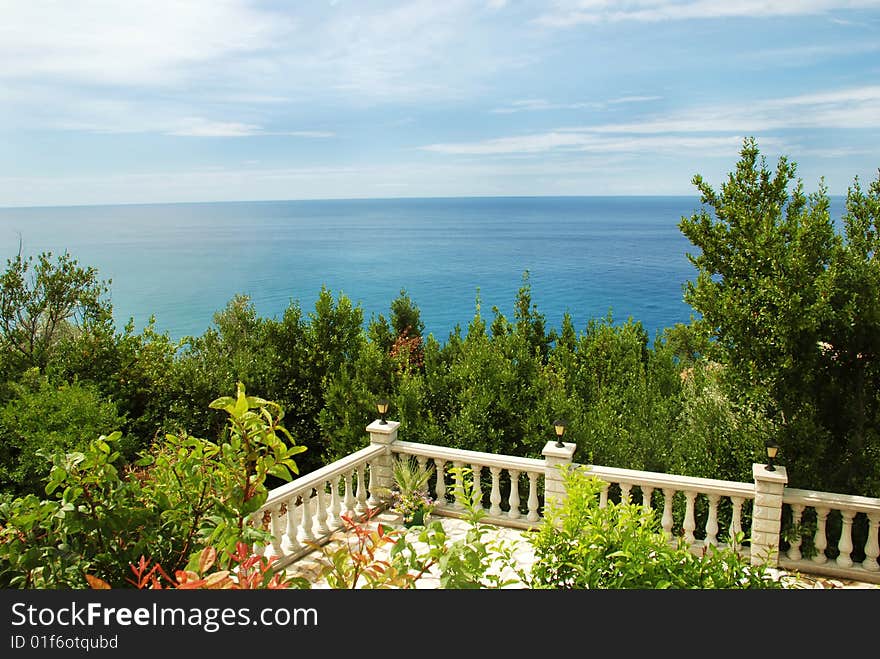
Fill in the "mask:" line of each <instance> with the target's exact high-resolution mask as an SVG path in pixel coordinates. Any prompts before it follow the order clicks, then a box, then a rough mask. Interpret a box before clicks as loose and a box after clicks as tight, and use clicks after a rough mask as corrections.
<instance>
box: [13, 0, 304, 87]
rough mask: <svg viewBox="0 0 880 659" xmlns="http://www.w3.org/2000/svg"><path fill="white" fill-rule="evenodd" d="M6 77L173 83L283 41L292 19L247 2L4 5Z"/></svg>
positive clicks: (35, 0) (84, 0) (82, 0)
mask: <svg viewBox="0 0 880 659" xmlns="http://www.w3.org/2000/svg"><path fill="white" fill-rule="evenodd" d="M3 4H4V7H3V10H2V16H3V19H2V22H0V78H11V79H29V78H35V77H39V78H42V79H50V80H58V81H68V82H72V81H77V82H81V83H89V84H95V85H108V84H109V85H123V86H132V87H134V86H138V85H167V84H177V83H180V82H182V81H185V80H186V79H187V77H188V75H189V74H190V73H191V68H192V67H193V66H194V65H198V64H203V63H207V62H216V61H217V60H219V59H222V58H223V57H225V56H227V55H231V54H242V53H252V52H256V51H259V50H261V49H263V48H266V47H268V46H270V45H272V44H274V43H277V42H278V40H279V39H280V37H281V36H282V34H285V33H286V32H288V31H289V30H290V29H291V27H292V25H291V22H290V21H289V20H288V19H286V18H282V17H280V16H277V15H274V14H270V13H268V12H266V11H262V10H258V9H255V8H253V7H251V6H249V4H250V3H248V2H246V1H245V0H190V1H188V2H179V1H177V0H126V1H125V2H118V1H116V0H77V1H76V2H53V1H51V0H27V2H15V1H14V0H13V1H11V2H4V3H3Z"/></svg>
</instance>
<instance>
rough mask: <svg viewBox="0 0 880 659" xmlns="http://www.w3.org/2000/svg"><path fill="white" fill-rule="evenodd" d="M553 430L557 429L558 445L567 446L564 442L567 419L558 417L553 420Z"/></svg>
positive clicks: (560, 446)
mask: <svg viewBox="0 0 880 659" xmlns="http://www.w3.org/2000/svg"><path fill="white" fill-rule="evenodd" d="M553 430H555V431H556V446H558V447H559V448H565V444H563V443H562V436H563V435H564V434H565V421H563V420H562V419H556V421H554V422H553Z"/></svg>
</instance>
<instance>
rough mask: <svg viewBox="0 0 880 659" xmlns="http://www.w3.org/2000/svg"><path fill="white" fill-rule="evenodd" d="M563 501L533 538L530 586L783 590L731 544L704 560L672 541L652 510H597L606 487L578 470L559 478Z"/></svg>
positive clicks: (619, 506)
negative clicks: (533, 550)
mask: <svg viewBox="0 0 880 659" xmlns="http://www.w3.org/2000/svg"><path fill="white" fill-rule="evenodd" d="M563 477H564V482H565V487H566V492H567V494H568V496H567V498H566V500H565V501H564V502H563V503H561V504H558V505H551V506H547V507H546V508H545V509H544V522H543V524H542V525H541V527H540V528H539V529H538V530H537V531H536V532H534V534H533V537H532V538H531V543H532V546H533V547H534V549H535V562H534V565H533V567H532V573H531V577H530V581H529V586H530V587H531V588H554V589H568V590H572V589H587V588H593V589H595V588H601V589H617V590H619V589H634V588H635V589H646V588H650V589H667V588H676V589H682V588H699V589H713V590H718V589H754V588H783V587H785V586H786V585H787V583H786V581H784V580H782V579H779V578H776V577H774V575H773V574H772V573H771V572H770V571H769V570H768V569H767V566H765V565H757V566H752V565H750V564H749V562H748V561H747V560H745V559H743V558H741V557H740V556H739V555H738V554H737V553H736V552H735V551H734V550H733V549H731V548H730V547H723V548H717V547H712V546H709V547H707V548H706V552H705V554H704V555H702V556H698V555H697V554H694V553H693V552H691V551H690V549H688V547H687V545H686V544H684V541H681V542H680V543H679V544H678V545H675V544H671V543H670V542H669V539H668V538H667V536H666V535H665V533H664V532H663V531H662V530H661V528H660V520H659V519H658V517H657V511H656V510H652V509H649V508H646V507H644V506H642V505H640V504H634V503H627V502H619V503H609V504H608V505H606V506H604V507H600V506H599V493H600V491H601V490H602V487H603V486H604V483H603V482H602V481H600V480H599V479H598V478H595V477H593V476H590V474H589V472H588V471H585V470H583V469H570V470H569V471H567V472H565V474H564V476H563Z"/></svg>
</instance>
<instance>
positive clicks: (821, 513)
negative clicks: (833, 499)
mask: <svg viewBox="0 0 880 659" xmlns="http://www.w3.org/2000/svg"><path fill="white" fill-rule="evenodd" d="M815 510H816V534H815V535H814V536H813V546H814V547H815V548H816V555H815V556H813V562H814V563H824V562H825V561H827V560H828V557H827V556H826V555H825V549H826V548H827V547H828V536H826V535H825V523H826V522H827V521H828V513H830V512H831V510H830V509H829V508H820V507H818V506H816V508H815Z"/></svg>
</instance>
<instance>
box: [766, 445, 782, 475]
mask: <svg viewBox="0 0 880 659" xmlns="http://www.w3.org/2000/svg"><path fill="white" fill-rule="evenodd" d="M764 447H765V448H766V449H767V471H776V467H775V466H773V461H774V460H775V459H776V454H777V453H779V444H777V443H776V442H774V441H773V440H772V439H768V440H767V441H766V442H764Z"/></svg>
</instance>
